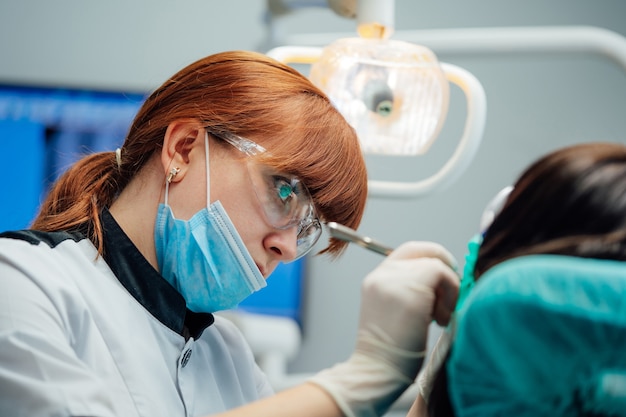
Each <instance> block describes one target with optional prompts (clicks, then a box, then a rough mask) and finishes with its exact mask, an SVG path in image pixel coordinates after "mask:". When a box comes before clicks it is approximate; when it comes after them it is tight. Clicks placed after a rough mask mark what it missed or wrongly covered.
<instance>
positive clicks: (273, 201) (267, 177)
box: [207, 129, 322, 261]
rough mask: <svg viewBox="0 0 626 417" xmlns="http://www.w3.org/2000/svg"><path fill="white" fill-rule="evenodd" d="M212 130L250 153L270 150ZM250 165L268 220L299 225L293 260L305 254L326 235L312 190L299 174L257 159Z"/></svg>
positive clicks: (279, 225)
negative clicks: (273, 166)
mask: <svg viewBox="0 0 626 417" xmlns="http://www.w3.org/2000/svg"><path fill="white" fill-rule="evenodd" d="M207 130H208V129H207ZM208 132H209V133H211V134H212V135H214V136H216V137H218V138H220V139H222V140H224V141H225V142H227V143H229V144H231V145H232V146H234V147H235V148H237V149H238V150H239V151H241V152H242V153H244V154H245V155H247V156H254V155H259V154H261V153H263V152H266V149H265V148H264V147H262V146H261V145H259V144H257V143H255V142H253V141H251V140H249V139H246V138H242V137H241V136H237V135H235V134H232V133H228V132H219V133H218V132H213V131H211V130H208ZM247 166H248V173H249V174H250V179H251V180H252V185H253V188H254V192H255V194H256V196H257V198H258V200H259V202H260V204H261V207H262V208H263V212H264V214H265V218H266V220H267V222H268V224H270V225H271V226H272V227H275V228H277V229H289V228H291V227H296V226H297V243H296V245H297V249H296V257H295V258H294V259H293V260H292V261H295V260H296V259H299V258H301V257H303V256H304V255H306V254H307V253H308V252H309V251H310V250H311V249H312V248H313V246H314V245H315V243H317V241H318V240H319V238H320V236H321V235H322V225H321V223H320V221H319V218H318V216H317V212H316V210H315V205H314V204H313V199H312V197H311V194H310V193H309V190H308V189H307V188H306V186H305V185H304V183H303V182H302V181H301V180H300V179H299V178H298V177H297V176H295V175H291V174H286V173H281V172H277V171H275V170H273V169H272V168H270V167H268V166H265V165H262V164H259V163H256V162H255V161H253V160H248V163H247Z"/></svg>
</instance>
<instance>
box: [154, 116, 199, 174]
mask: <svg viewBox="0 0 626 417" xmlns="http://www.w3.org/2000/svg"><path fill="white" fill-rule="evenodd" d="M204 133H205V131H204V127H203V126H202V125H201V124H200V123H198V121H196V120H175V121H173V122H171V123H170V124H169V125H168V126H167V130H166V131H165V136H164V137H163V149H162V150H161V164H162V165H163V170H164V176H167V174H168V173H169V172H170V170H171V169H172V168H178V170H179V171H178V174H177V175H176V176H175V177H174V178H173V180H172V182H177V181H180V180H182V179H183V178H184V177H185V173H186V172H187V169H188V167H189V161H190V158H189V153H190V152H191V150H192V149H193V148H194V147H197V146H204Z"/></svg>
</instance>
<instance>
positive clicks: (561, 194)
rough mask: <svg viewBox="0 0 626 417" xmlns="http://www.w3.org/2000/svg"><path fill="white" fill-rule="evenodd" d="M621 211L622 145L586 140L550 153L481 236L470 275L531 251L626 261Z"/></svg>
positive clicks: (624, 198)
mask: <svg viewBox="0 0 626 417" xmlns="http://www.w3.org/2000/svg"><path fill="white" fill-rule="evenodd" d="M624 213H626V146H624V145H622V144H617V143H588V144H581V145H574V146H570V147H567V148H563V149H560V150H557V151H555V152H552V153H550V154H548V155H546V156H544V157H542V158H541V159H539V160H538V161H536V162H535V163H533V164H532V165H531V166H530V167H529V168H528V169H527V170H526V171H525V172H524V173H523V174H522V175H521V176H520V178H519V179H518V181H517V182H516V184H515V186H514V188H513V191H512V192H511V194H510V195H509V197H508V199H507V201H506V203H505V204H504V206H503V208H502V211H501V212H500V213H499V214H498V215H497V216H496V218H495V219H494V221H493V223H492V224H491V226H490V227H489V229H488V230H487V232H486V234H485V236H484V239H483V242H482V244H481V247H480V250H479V252H478V258H477V261H476V267H475V271H474V276H475V277H476V278H477V279H478V277H480V275H482V274H483V273H485V272H486V271H487V270H488V269H489V268H491V267H492V266H494V265H496V264H498V263H500V262H502V261H504V260H507V259H510V258H514V257H517V256H522V255H530V254H540V253H544V254H547V253H550V254H562V255H572V256H580V257H586V258H602V259H619V260H626V216H625V215H624Z"/></svg>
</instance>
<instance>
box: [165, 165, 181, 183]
mask: <svg viewBox="0 0 626 417" xmlns="http://www.w3.org/2000/svg"><path fill="white" fill-rule="evenodd" d="M179 172H180V168H178V167H176V168H172V169H170V173H169V174H167V177H166V178H165V181H167V183H168V184H169V183H170V182H172V180H173V179H174V178H175V177H176V176H177V175H178V173H179Z"/></svg>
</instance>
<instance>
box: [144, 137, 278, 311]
mask: <svg viewBox="0 0 626 417" xmlns="http://www.w3.org/2000/svg"><path fill="white" fill-rule="evenodd" d="M204 141H205V157H206V172H207V174H206V176H207V207H206V208H204V209H202V210H200V211H199V212H197V213H196V214H195V215H194V216H193V217H192V218H191V219H189V220H180V219H176V218H175V217H174V213H173V212H172V209H171V207H170V206H169V205H168V204H167V201H168V200H167V199H168V191H169V181H167V182H166V185H165V201H164V203H161V204H159V209H158V212H157V219H156V223H155V231H154V240H155V246H156V255H157V262H158V265H159V268H160V270H161V275H162V276H163V277H164V278H165V280H166V281H167V282H169V283H170V284H171V285H172V286H173V287H174V288H176V289H177V290H178V292H179V293H180V294H181V295H182V296H183V298H184V299H185V301H186V303H187V308H188V309H189V310H191V311H194V312H198V313H199V312H203V313H213V312H216V311H220V310H228V309H232V308H234V307H236V306H237V305H238V304H239V303H240V302H242V301H243V300H244V299H245V298H246V297H248V296H249V295H251V294H252V293H254V292H255V291H258V290H260V289H261V288H263V287H265V286H266V282H265V279H264V278H263V276H262V275H261V272H260V271H259V269H258V267H257V266H256V264H255V262H254V260H253V259H252V256H251V255H250V253H249V252H248V250H247V249H246V247H245V245H244V243H243V241H242V240H241V237H240V236H239V233H237V230H236V229H235V226H234V225H233V223H232V221H231V220H230V218H229V217H228V214H226V211H225V210H224V207H223V206H222V204H221V203H220V202H219V201H216V202H214V203H213V204H210V176H209V140H208V134H207V135H205V139H204Z"/></svg>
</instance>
